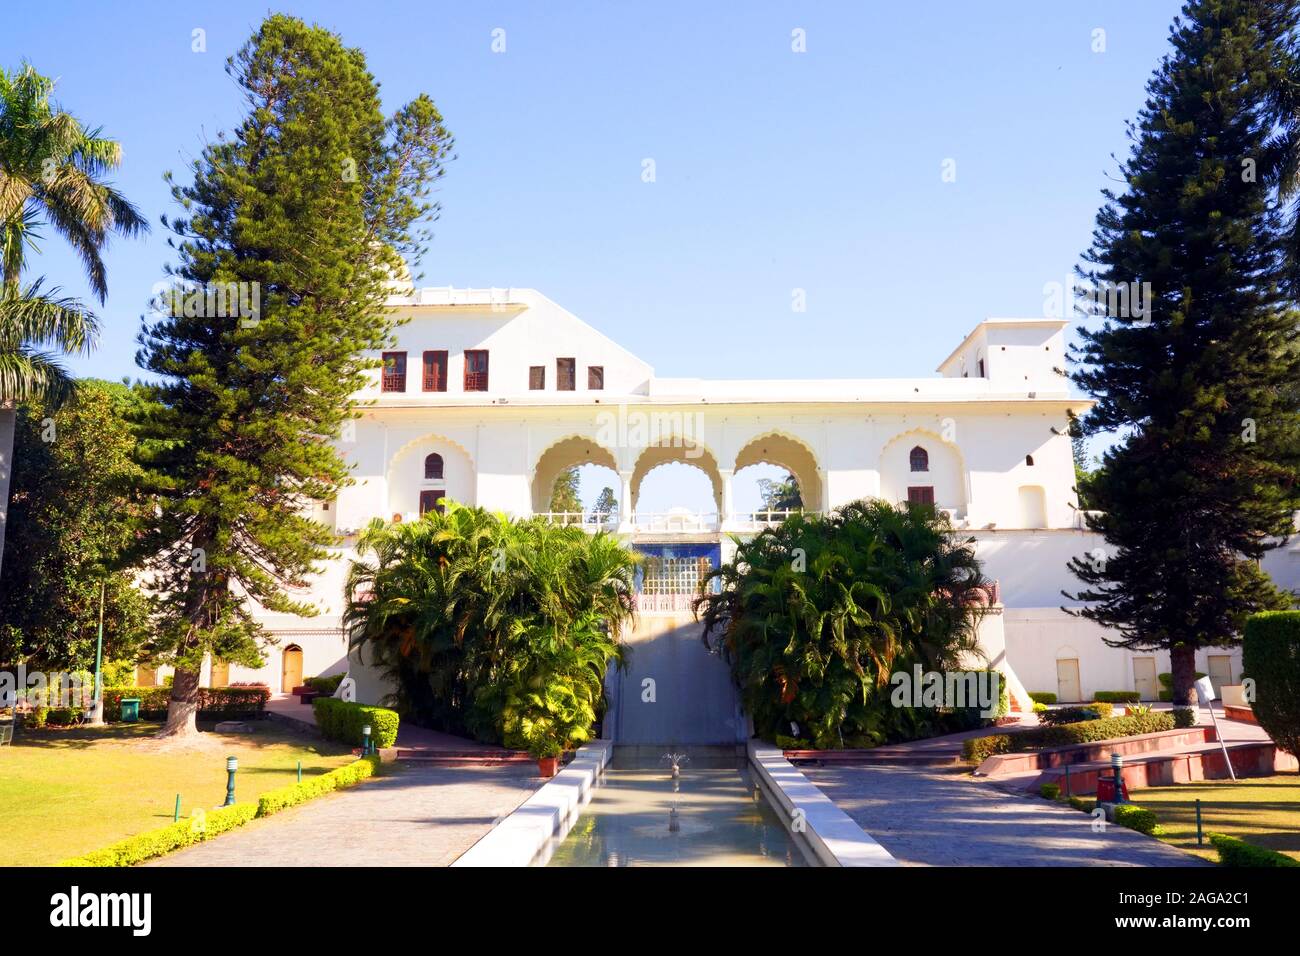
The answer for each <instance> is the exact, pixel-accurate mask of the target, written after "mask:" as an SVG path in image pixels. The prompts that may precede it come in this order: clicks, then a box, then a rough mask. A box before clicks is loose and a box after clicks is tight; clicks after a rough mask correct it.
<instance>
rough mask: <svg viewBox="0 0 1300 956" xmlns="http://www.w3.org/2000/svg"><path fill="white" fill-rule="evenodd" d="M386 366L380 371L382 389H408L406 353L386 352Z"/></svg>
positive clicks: (392, 390)
mask: <svg viewBox="0 0 1300 956" xmlns="http://www.w3.org/2000/svg"><path fill="white" fill-rule="evenodd" d="M382 360H383V363H384V367H383V369H382V370H381V373H380V379H381V386H380V387H381V389H382V390H383V391H385V392H404V391H406V353H405V352H385V353H384V354H383V356H382Z"/></svg>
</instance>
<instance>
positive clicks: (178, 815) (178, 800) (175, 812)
mask: <svg viewBox="0 0 1300 956" xmlns="http://www.w3.org/2000/svg"><path fill="white" fill-rule="evenodd" d="M180 818H181V795H180V794H179V793H178V794H176V809H175V810H173V811H172V823H175V822H176V821H177V820H179V819H180Z"/></svg>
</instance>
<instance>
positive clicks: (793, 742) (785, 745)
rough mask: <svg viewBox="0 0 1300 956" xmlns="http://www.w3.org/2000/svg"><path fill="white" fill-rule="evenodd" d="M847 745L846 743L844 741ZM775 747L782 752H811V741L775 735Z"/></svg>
mask: <svg viewBox="0 0 1300 956" xmlns="http://www.w3.org/2000/svg"><path fill="white" fill-rule="evenodd" d="M846 743H847V741H846ZM776 745H777V746H778V747H780V748H781V749H782V750H813V749H815V748H814V747H813V743H812V741H811V740H801V739H799V738H798V737H787V736H785V735H784V734H777V735H776Z"/></svg>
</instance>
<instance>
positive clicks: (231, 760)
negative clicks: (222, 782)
mask: <svg viewBox="0 0 1300 956" xmlns="http://www.w3.org/2000/svg"><path fill="white" fill-rule="evenodd" d="M238 769H239V760H238V758H236V757H227V758H226V802H225V803H223V804H222V806H223V807H233V806H234V805H235V771H236V770H238Z"/></svg>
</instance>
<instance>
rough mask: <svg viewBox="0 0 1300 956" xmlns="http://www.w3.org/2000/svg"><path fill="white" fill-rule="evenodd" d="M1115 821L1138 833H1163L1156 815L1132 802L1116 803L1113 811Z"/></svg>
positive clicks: (1153, 834) (1148, 834)
mask: <svg viewBox="0 0 1300 956" xmlns="http://www.w3.org/2000/svg"><path fill="white" fill-rule="evenodd" d="M1112 813H1113V815H1114V822H1115V823H1118V824H1119V825H1120V826H1122V827H1127V828H1128V829H1130V830H1136V831H1137V832H1138V833H1145V834H1146V835H1147V836H1157V835H1159V834H1160V833H1161V830H1160V823H1159V821H1157V820H1156V815H1155V814H1154V813H1152V812H1151V811H1150V810H1146V809H1144V808H1142V807H1139V806H1134V805H1133V804H1131V803H1119V804H1116V805H1115V809H1114V810H1113V811H1112Z"/></svg>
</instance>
